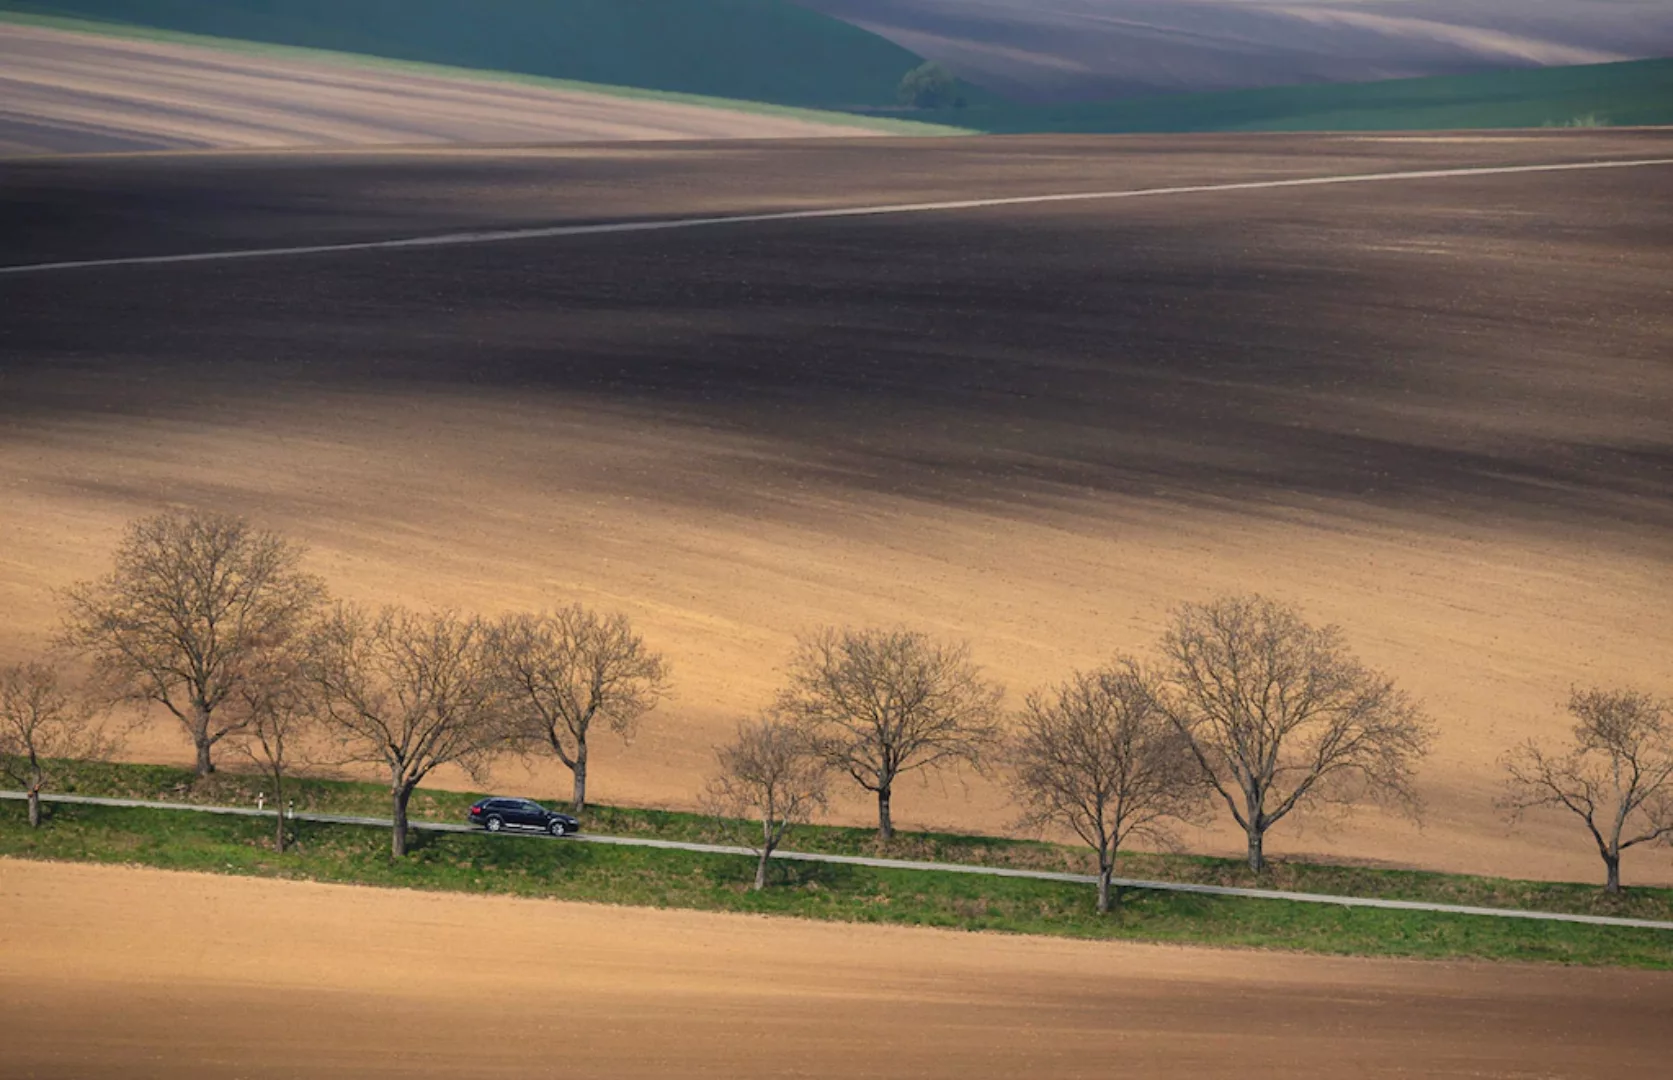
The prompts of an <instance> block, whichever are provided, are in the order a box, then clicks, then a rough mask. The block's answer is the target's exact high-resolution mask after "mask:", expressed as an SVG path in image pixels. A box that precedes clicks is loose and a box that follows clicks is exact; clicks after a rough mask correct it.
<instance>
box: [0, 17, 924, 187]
mask: <svg viewBox="0 0 1673 1080" xmlns="http://www.w3.org/2000/svg"><path fill="white" fill-rule="evenodd" d="M66 25H82V26H87V27H99V28H100V29H101V30H108V29H109V24H93V23H89V24H66ZM148 34H151V35H155V36H146V37H130V36H124V35H121V34H113V33H109V32H84V31H81V30H70V29H67V28H66V27H65V26H56V25H55V26H35V25H28V24H24V23H16V22H10V21H7V19H6V17H5V16H0V155H14V154H63V153H73V154H79V153H106V152H113V151H116V152H122V151H146V150H196V149H217V148H218V149H228V148H249V149H254V148H261V147H327V146H378V145H390V144H397V145H423V144H437V143H452V144H458V143H484V142H487V143H499V144H517V143H539V144H552V143H566V142H601V141H609V142H619V141H623V140H643V139H735V138H750V139H764V138H806V137H813V136H831V135H849V136H852V135H866V134H875V133H877V132H878V131H879V130H880V129H887V130H907V131H913V132H917V133H919V134H928V133H932V132H933V129H930V128H927V127H925V126H923V125H911V124H906V123H903V122H901V121H893V120H883V119H870V118H863V117H859V116H853V115H852V114H848V113H837V112H819V111H817V110H813V109H796V108H790V107H786V106H778V105H759V104H755V103H750V102H730V101H727V100H726V99H723V98H703V97H697V96H693V95H684V94H669V93H658V92H656V91H614V90H611V89H610V88H599V87H594V86H591V85H590V84H587V83H574V82H561V81H557V80H551V79H541V78H538V77H535V76H500V75H498V74H496V73H492V72H488V73H484V72H473V71H468V70H464V69H459V68H448V67H442V66H440V65H434V64H417V63H411V62H403V61H388V60H372V59H369V58H366V57H362V56H355V55H351V54H345V53H331V52H325V51H322V50H314V49H294V48H288V47H285V46H277V45H260V46H249V45H248V44H247V43H243V42H232V41H226V40H224V39H219V38H204V37H196V36H194V35H190V34H171V33H168V32H166V31H151V32H148Z"/></svg>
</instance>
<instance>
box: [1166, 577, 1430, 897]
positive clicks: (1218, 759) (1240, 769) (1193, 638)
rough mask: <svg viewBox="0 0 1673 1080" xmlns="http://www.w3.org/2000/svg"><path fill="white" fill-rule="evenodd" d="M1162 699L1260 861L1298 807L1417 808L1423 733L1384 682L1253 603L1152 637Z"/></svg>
mask: <svg viewBox="0 0 1673 1080" xmlns="http://www.w3.org/2000/svg"><path fill="white" fill-rule="evenodd" d="M1162 647H1163V651H1164V653H1165V654H1166V656H1167V659H1168V667H1167V671H1166V683H1167V686H1166V692H1165V694H1164V695H1163V698H1162V701H1163V705H1164V708H1165V709H1166V710H1167V712H1168V715H1169V717H1170V718H1171V720H1172V721H1173V723H1174V725H1175V727H1176V728H1177V729H1178V730H1179V731H1180V733H1181V734H1182V735H1184V736H1185V737H1186V738H1187V739H1188V740H1189V743H1190V747H1191V751H1192V754H1193V755H1194V756H1195V758H1196V760H1197V763H1198V766H1199V768H1200V769H1201V770H1202V771H1203V774H1204V776H1205V778H1206V779H1207V780H1208V781H1209V783H1210V784H1211V785H1212V786H1213V788H1214V790H1215V791H1216V792H1217V793H1218V794H1219V796H1220V798H1221V800H1222V801H1224V803H1225V804H1226V806H1227V807H1228V809H1229V810H1230V811H1231V814H1232V817H1233V818H1234V819H1235V820H1236V821H1237V823H1238V825H1239V826H1240V827H1241V828H1243V830H1244V832H1245V834H1246V835H1247V837H1248V841H1249V865H1250V867H1251V868H1253V869H1256V870H1259V869H1261V867H1262V866H1263V865H1264V862H1265V856H1264V853H1263V850H1264V849H1263V844H1264V839H1265V836H1266V832H1267V830H1268V829H1270V828H1271V827H1272V826H1273V825H1274V824H1276V823H1277V822H1278V821H1280V820H1282V819H1283V818H1284V817H1286V816H1288V815H1289V814H1290V813H1291V812H1292V811H1295V810H1296V809H1298V808H1300V807H1303V806H1340V807H1346V806H1351V805H1354V804H1356V803H1359V802H1362V801H1367V800H1369V801H1375V802H1379V803H1383V804H1386V805H1391V806H1394V807H1396V808H1399V809H1403V810H1405V811H1407V812H1409V813H1411V814H1412V815H1414V816H1415V815H1416V814H1417V813H1418V810H1419V807H1420V803H1419V800H1418V797H1417V792H1416V790H1415V788H1414V787H1413V786H1412V782H1411V780H1412V775H1413V772H1414V770H1415V768H1416V765H1417V762H1418V761H1419V760H1420V759H1421V758H1422V757H1423V755H1424V754H1425V753H1427V751H1428V748H1429V744H1430V742H1431V741H1432V738H1433V735H1432V730H1431V726H1430V724H1429V722H1428V721H1427V720H1426V719H1425V717H1424V716H1423V714H1422V712H1421V711H1420V710H1419V709H1418V708H1417V706H1416V705H1415V704H1414V703H1413V702H1412V701H1411V700H1410V699H1409V698H1408V697H1407V696H1406V695H1405V694H1404V693H1402V692H1401V691H1400V690H1398V689H1396V688H1395V686H1394V683H1393V681H1392V680H1390V679H1389V678H1387V677H1386V676H1384V675H1381V674H1379V673H1377V672H1375V671H1371V670H1369V669H1367V668H1365V667H1363V666H1361V665H1360V663H1359V662H1358V661H1357V660H1355V659H1354V658H1353V656H1352V655H1351V654H1350V653H1349V652H1348V650H1347V648H1346V647H1345V646H1344V645H1343V643H1342V639H1341V634H1340V632H1339V631H1338V630H1336V628H1335V627H1323V628H1316V627H1313V626H1310V625H1309V624H1308V623H1307V622H1306V621H1305V620H1303V619H1302V618H1301V616H1300V614H1299V613H1298V612H1296V611H1295V610H1293V609H1292V608H1289V607H1286V606H1284V605H1282V604H1279V603H1276V602H1275V601H1272V600H1268V599H1266V598H1265V597H1261V596H1229V597H1223V598H1221V599H1218V600H1214V601H1211V602H1209V603H1206V604H1187V605H1185V606H1183V607H1181V608H1180V609H1179V610H1178V611H1177V612H1176V613H1175V615H1174V621H1173V625H1172V627H1171V628H1170V629H1169V631H1168V633H1167V635H1166V636H1165V637H1164V638H1163V642H1162Z"/></svg>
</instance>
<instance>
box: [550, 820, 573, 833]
mask: <svg viewBox="0 0 1673 1080" xmlns="http://www.w3.org/2000/svg"><path fill="white" fill-rule="evenodd" d="M546 827H547V828H548V829H550V830H551V831H552V835H553V836H562V835H563V834H564V833H566V832H568V831H569V826H568V825H565V824H564V823H563V822H561V821H554V822H552V824H550V825H548V826H546Z"/></svg>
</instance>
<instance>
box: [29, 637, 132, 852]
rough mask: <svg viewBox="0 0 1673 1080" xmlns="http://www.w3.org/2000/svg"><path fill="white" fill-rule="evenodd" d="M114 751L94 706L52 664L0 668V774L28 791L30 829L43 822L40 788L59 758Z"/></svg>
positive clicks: (98, 755) (104, 754)
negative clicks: (62, 679) (73, 690)
mask: <svg viewBox="0 0 1673 1080" xmlns="http://www.w3.org/2000/svg"><path fill="white" fill-rule="evenodd" d="M114 749H115V746H114V743H113V742H112V740H111V739H110V738H109V737H108V736H107V735H106V734H105V732H104V730H103V728H102V727H100V726H99V725H98V724H96V723H95V713H94V710H93V708H92V707H91V706H90V705H88V703H87V702H86V701H84V700H81V699H79V698H78V697H76V696H74V695H72V694H71V693H70V692H69V691H68V690H66V689H65V688H64V687H63V685H62V683H61V682H60V681H59V678H58V672H57V671H55V670H54V669H53V668H51V667H48V666H46V665H45V664H37V663H30V664H15V665H13V666H11V667H6V668H0V772H3V773H4V775H5V777H6V780H7V782H8V783H9V784H10V785H12V786H14V787H18V788H21V789H23V790H24V791H25V792H27V793H28V795H29V824H30V826H31V827H38V826H39V825H40V823H41V798H40V796H41V792H42V791H44V790H46V789H47V788H48V787H50V786H51V784H52V778H53V772H54V769H55V767H56V766H57V763H58V762H59V761H60V760H63V759H66V758H74V759H83V760H85V759H89V758H103V757H107V756H109V755H110V754H111V753H112V752H113V751H114Z"/></svg>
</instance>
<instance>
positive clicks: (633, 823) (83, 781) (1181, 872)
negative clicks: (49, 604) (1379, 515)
mask: <svg viewBox="0 0 1673 1080" xmlns="http://www.w3.org/2000/svg"><path fill="white" fill-rule="evenodd" d="M58 770H59V771H58V776H59V778H60V779H59V780H58V782H57V783H56V784H55V785H54V787H53V791H54V792H57V793H61V794H66V795H92V796H101V797H108V798H125V799H145V800H151V801H156V802H178V803H188V804H196V805H216V806H242V807H253V806H254V805H255V803H256V798H257V796H258V795H263V796H265V797H266V798H267V799H268V800H270V799H271V795H272V783H271V781H269V780H266V779H265V778H262V777H258V776H253V775H248V774H243V773H238V772H226V771H222V772H219V773H216V774H215V775H214V776H211V777H208V778H206V779H203V780H199V779H198V778H197V777H196V776H195V775H194V774H193V773H192V772H191V770H189V769H181V768H177V767H174V766H167V765H134V764H127V763H118V762H61V763H59V765H58ZM287 794H288V797H289V798H290V799H291V800H293V801H294V805H295V809H296V810H298V811H300V812H305V813H318V814H339V815H346V816H358V817H385V818H386V817H388V816H389V810H390V808H389V795H388V792H387V790H386V789H385V788H384V786H383V785H381V784H375V783H366V782H362V781H353V780H338V779H329V778H323V777H297V778H294V779H292V780H289V781H287ZM482 794H483V793H476V792H455V791H437V790H431V789H420V790H419V791H418V792H416V793H415V794H414V796H413V801H412V805H411V813H412V817H413V820H415V821H444V822H452V823H455V824H458V823H462V822H463V821H464V820H465V810H466V808H467V807H468V806H470V804H471V803H472V802H474V801H475V800H476V799H478V798H480V797H481V796H482ZM502 794H531V793H524V792H516V793H502ZM533 794H535V795H536V796H537V797H538V793H533ZM542 801H543V802H545V803H546V805H549V806H553V807H562V806H564V805H565V800H563V799H562V798H556V797H553V798H545V799H542ZM269 805H271V803H270V802H269ZM583 818H584V827H585V828H586V830H587V831H588V832H592V833H598V834H603V835H609V836H629V837H642V838H647V839H657V840H675V841H685V842H692V843H705V844H713V843H730V842H731V840H730V839H729V836H730V835H731V830H730V829H726V828H722V827H719V826H717V824H716V822H715V821H714V820H713V819H711V818H708V817H706V816H704V815H701V814H692V813H682V812H679V811H673V810H654V809H639V808H632V807H614V806H601V805H597V804H594V805H592V806H589V807H588V808H587V812H586V813H585V815H583ZM1582 840H1583V836H1581V835H1580V834H1578V833H1577V834H1576V836H1575V841H1576V843H1577V844H1578V843H1580V842H1581V841H1582ZM786 847H787V848H791V849H794V850H797V851H804V852H809V853H816V854H823V855H861V856H872V857H876V858H890V859H903V860H912V861H923V862H944V863H961V864H966V865H976V866H995V867H1007V868H1014V869H1020V870H1047V871H1058V872H1066V873H1075V874H1091V873H1094V872H1095V871H1096V867H1095V865H1094V863H1093V860H1092V857H1091V855H1090V853H1089V852H1088V851H1087V850H1086V849H1085V848H1082V847H1076V846H1070V845H1065V844H1054V843H1047V842H1043V841H1040V840H1035V839H1029V838H1020V837H1003V836H980V835H970V834H963V833H946V832H909V831H902V832H899V833H897V834H896V836H895V839H894V840H893V841H891V842H888V843H885V842H883V841H880V840H879V839H878V838H877V833H876V830H875V829H866V828H853V827H848V826H839V825H809V826H803V827H801V828H798V829H796V830H795V831H794V832H793V833H792V834H791V838H790V841H789V842H788V843H787V844H786ZM1640 857H1641V858H1643V859H1649V858H1654V857H1655V853H1653V852H1652V853H1648V854H1644V855H1642V856H1640ZM1631 870H1632V865H1631V864H1630V863H1629V864H1628V867H1627V872H1628V879H1627V880H1628V884H1629V886H1630V885H1631V876H1630V875H1631ZM1600 873H1601V868H1600ZM1117 874H1118V876H1121V877H1128V878H1139V879H1144V880H1151V881H1166V882H1177V883H1181V884H1196V885H1225V886H1234V887H1241V888H1258V889H1278V890H1285V891H1291V892H1306V893H1320V894H1325V895H1332V896H1357V897H1372V898H1377V899H1384V900H1412V901H1420V902H1429V903H1441V904H1457V905H1463V906H1472V907H1493V908H1506V909H1517V910H1527V911H1549V912H1558V913H1562V914H1573V915H1610V916H1622V917H1627V918H1641V919H1657V920H1662V921H1673V889H1662V888H1645V887H1636V888H1634V887H1629V888H1628V889H1627V890H1626V892H1625V893H1623V894H1622V895H1620V896H1615V897H1612V896H1610V895H1608V894H1607V893H1605V892H1604V891H1603V890H1602V889H1601V888H1600V887H1599V886H1598V885H1596V884H1582V883H1571V882H1547V881H1526V880H1517V879H1510V878H1493V877H1482V876H1474V875H1467V874H1443V873H1437V872H1433V871H1424V870H1404V869H1389V868H1385V867H1373V866H1347V865H1336V864H1326V863H1314V862H1299V861H1290V860H1274V861H1273V863H1272V865H1271V866H1270V867H1269V868H1268V870H1267V871H1266V872H1265V873H1262V874H1259V875H1257V874H1254V873H1252V872H1251V871H1250V870H1249V868H1248V867H1247V866H1246V865H1244V863H1243V862H1242V861H1241V860H1237V859H1225V858H1211V857H1208V856H1199V855H1183V854H1171V853H1157V852H1129V853H1125V854H1123V856H1122V858H1121V865H1120V866H1119V868H1118V869H1117Z"/></svg>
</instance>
